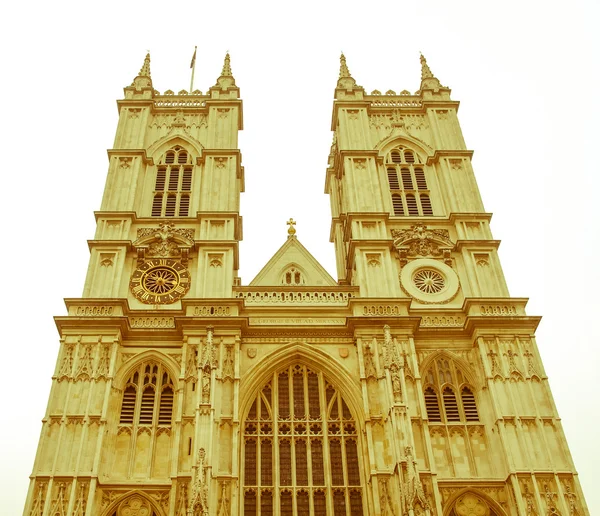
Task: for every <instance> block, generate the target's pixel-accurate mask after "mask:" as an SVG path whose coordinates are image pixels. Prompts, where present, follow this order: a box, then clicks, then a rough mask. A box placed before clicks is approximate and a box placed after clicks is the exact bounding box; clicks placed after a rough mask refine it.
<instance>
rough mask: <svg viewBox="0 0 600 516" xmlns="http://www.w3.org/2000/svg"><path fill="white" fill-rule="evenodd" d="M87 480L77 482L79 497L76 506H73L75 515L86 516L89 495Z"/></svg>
mask: <svg viewBox="0 0 600 516" xmlns="http://www.w3.org/2000/svg"><path fill="white" fill-rule="evenodd" d="M88 487H89V484H88V483H87V482H79V483H78V484H77V498H76V499H75V507H73V516H84V515H85V508H86V505H87V497H88Z"/></svg>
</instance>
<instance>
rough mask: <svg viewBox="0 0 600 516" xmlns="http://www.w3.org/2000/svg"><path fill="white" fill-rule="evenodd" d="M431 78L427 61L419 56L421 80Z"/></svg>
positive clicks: (422, 56)
mask: <svg viewBox="0 0 600 516" xmlns="http://www.w3.org/2000/svg"><path fill="white" fill-rule="evenodd" d="M432 77H435V76H434V75H433V74H432V73H431V69H430V68H429V65H428V64H427V59H425V56H424V55H423V54H421V80H423V79H431V78H432Z"/></svg>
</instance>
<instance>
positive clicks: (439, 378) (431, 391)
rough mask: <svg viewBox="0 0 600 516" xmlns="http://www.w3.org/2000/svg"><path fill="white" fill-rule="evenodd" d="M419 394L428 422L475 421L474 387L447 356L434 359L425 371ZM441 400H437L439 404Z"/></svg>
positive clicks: (477, 418) (477, 415) (476, 417)
mask: <svg viewBox="0 0 600 516" xmlns="http://www.w3.org/2000/svg"><path fill="white" fill-rule="evenodd" d="M423 378H424V383H425V385H424V389H423V394H424V397H425V409H426V411H427V417H428V419H429V421H431V422H443V423H470V422H478V421H479V414H478V412H477V405H476V403H475V394H474V389H473V387H472V386H471V385H469V384H468V383H467V382H466V381H465V378H464V375H463V373H462V371H461V370H460V369H459V368H458V367H457V366H456V364H455V363H454V362H453V361H452V360H450V359H449V358H445V357H441V358H438V359H437V360H436V361H435V362H434V363H433V364H431V366H430V367H429V369H427V371H426V372H425V375H424V376H423ZM440 402H441V403H440Z"/></svg>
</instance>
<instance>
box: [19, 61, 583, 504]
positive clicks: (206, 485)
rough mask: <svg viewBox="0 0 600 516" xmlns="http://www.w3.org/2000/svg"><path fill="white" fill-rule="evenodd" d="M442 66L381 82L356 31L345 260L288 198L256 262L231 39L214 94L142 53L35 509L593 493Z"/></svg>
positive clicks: (62, 368) (564, 498)
mask: <svg viewBox="0 0 600 516" xmlns="http://www.w3.org/2000/svg"><path fill="white" fill-rule="evenodd" d="M421 68H422V76H421V85H420V89H419V90H418V91H417V92H416V93H414V94H413V93H410V92H408V91H406V90H405V91H401V92H398V93H397V92H394V91H391V90H390V91H387V92H380V91H377V90H375V91H372V92H371V93H367V92H366V91H365V90H364V89H363V88H362V87H361V86H358V85H357V83H356V81H355V80H354V78H353V77H352V75H351V74H350V71H349V70H348V67H347V65H346V60H345V58H344V56H342V57H341V62H340V74H339V80H338V83H337V87H336V89H335V100H334V103H333V119H332V123H331V129H332V131H333V143H332V145H331V152H330V154H329V158H328V167H327V170H326V192H327V193H328V194H329V196H330V199H331V211H332V219H331V240H332V242H333V243H334V246H335V252H336V260H337V280H336V279H334V278H333V277H331V275H330V274H329V273H328V272H327V271H326V270H325V269H324V268H323V267H322V266H321V265H320V264H319V263H318V262H317V260H315V258H314V257H313V256H312V255H311V254H310V253H309V251H308V250H307V249H306V248H305V247H304V246H303V245H302V244H301V243H300V241H299V239H298V237H297V236H296V232H295V229H294V222H293V221H292V220H290V221H289V229H288V237H287V239H286V240H285V241H284V242H283V245H282V246H281V248H280V249H279V250H278V251H277V253H276V254H275V255H274V256H273V257H272V258H271V259H270V261H269V262H268V263H267V264H266V265H265V266H264V268H263V269H262V270H261V271H260V272H259V274H258V275H257V276H256V277H255V278H254V279H253V280H252V281H251V282H250V283H249V284H247V285H242V284H241V281H240V279H239V277H238V274H237V272H238V269H239V252H238V248H239V241H240V240H241V235H242V219H241V216H240V211H239V200H240V193H241V192H243V191H244V168H243V166H242V163H241V154H240V150H239V149H238V131H239V130H241V129H242V125H243V124H242V120H243V119H242V101H241V99H240V90H239V88H238V86H237V85H236V82H235V79H234V77H233V74H232V71H231V67H230V61H229V55H227V56H226V58H225V62H224V66H223V70H222V73H221V75H220V77H219V78H218V79H217V81H216V84H215V85H214V86H213V87H211V88H210V89H209V90H208V92H206V93H205V94H203V93H202V92H200V91H198V90H196V91H184V90H182V91H180V92H178V93H175V92H173V91H166V92H164V93H159V92H158V91H156V90H155V89H154V88H153V85H152V78H151V73H150V56H149V55H148V56H147V57H146V59H145V61H144V64H143V67H142V69H141V70H140V72H139V74H138V75H137V76H136V77H135V79H134V80H133V83H132V84H131V85H130V86H127V87H126V88H125V90H124V98H123V99H122V100H119V101H118V108H119V121H118V126H117V130H116V137H115V142H114V148H113V149H111V150H109V169H108V177H107V181H106V188H105V191H104V197H103V200H102V206H101V209H100V211H98V212H97V213H96V219H97V229H96V234H95V236H94V238H93V240H91V241H90V244H89V245H90V253H91V255H90V262H89V268H88V272H87V277H86V281H85V286H84V292H83V296H82V297H81V298H78V299H67V301H66V302H67V308H68V315H66V316H63V317H57V318H56V323H57V326H58V330H59V333H60V352H59V356H58V359H57V362H56V369H55V373H54V376H53V380H52V389H51V392H50V398H49V403H48V408H47V412H46V414H45V417H44V419H43V428H42V433H41V437H40V443H39V447H38V451H37V455H36V459H35V464H34V467H33V473H32V475H31V481H30V488H29V492H28V496H27V500H26V502H25V510H24V515H25V516H58V515H60V516H209V515H210V516H234V515H235V516H242V515H243V516H276V515H277V516H305V515H306V516H309V515H310V516H326V515H327V516H371V515H381V516H424V515H426V516H467V515H477V516H517V515H523V516H525V515H527V516H534V515H536V516H543V515H562V516H574V515H578V516H585V515H587V514H589V513H588V510H587V508H586V505H585V501H584V496H583V493H582V491H581V487H580V484H579V481H578V477H577V474H576V472H575V469H574V465H573V461H572V459H571V455H570V453H569V449H568V447H567V443H566V440H565V437H564V433H563V430H562V427H561V423H560V420H559V418H558V415H557V412H556V408H555V406H554V402H553V399H552V396H551V393H550V389H549V386H548V379H547V377H546V374H545V372H544V367H543V365H542V362H541V360H540V355H539V352H538V347H537V345H536V340H535V336H534V334H535V330H536V327H537V325H538V323H539V317H533V316H528V315H527V314H526V312H525V305H526V299H522V298H513V297H510V296H509V294H508V289H507V286H506V283H505V280H504V276H503V273H502V267H501V265H500V261H499V259H498V254H497V248H498V244H499V241H498V240H494V238H493V237H492V234H491V232H490V226H489V223H490V218H491V215H490V214H489V213H486V212H485V210H484V207H483V204H482V201H481V198H480V196H479V192H478V188H477V183H476V180H475V176H474V173H473V169H472V166H471V156H472V152H471V151H469V150H467V147H466V145H465V142H464V140H463V137H462V133H461V129H460V126H459V123H458V119H457V108H458V102H456V101H454V100H451V98H450V90H449V89H448V88H447V87H445V86H443V85H442V84H441V83H440V81H439V80H438V79H437V78H436V77H435V75H434V74H433V73H432V72H431V70H430V68H429V67H428V65H427V62H426V61H425V58H423V57H421ZM324 158H325V156H324ZM316 194H317V192H315V195H316ZM323 223H324V224H326V223H329V222H326V221H323Z"/></svg>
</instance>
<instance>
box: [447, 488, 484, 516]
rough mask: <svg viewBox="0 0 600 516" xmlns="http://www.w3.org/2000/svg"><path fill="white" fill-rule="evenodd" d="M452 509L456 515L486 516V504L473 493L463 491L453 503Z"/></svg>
mask: <svg viewBox="0 0 600 516" xmlns="http://www.w3.org/2000/svg"><path fill="white" fill-rule="evenodd" d="M454 511H455V512H456V514H457V515H458V516H488V515H489V514H490V508H489V507H488V504H487V503H486V502H485V501H484V500H483V498H480V497H479V496H477V495H475V494H473V493H465V494H464V495H462V496H461V497H460V498H458V500H456V503H455V504H454Z"/></svg>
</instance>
